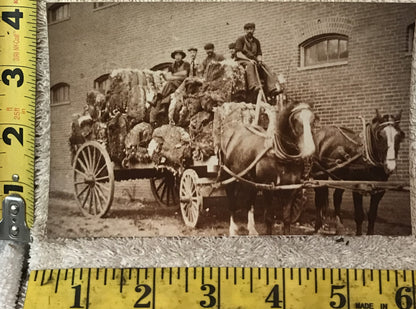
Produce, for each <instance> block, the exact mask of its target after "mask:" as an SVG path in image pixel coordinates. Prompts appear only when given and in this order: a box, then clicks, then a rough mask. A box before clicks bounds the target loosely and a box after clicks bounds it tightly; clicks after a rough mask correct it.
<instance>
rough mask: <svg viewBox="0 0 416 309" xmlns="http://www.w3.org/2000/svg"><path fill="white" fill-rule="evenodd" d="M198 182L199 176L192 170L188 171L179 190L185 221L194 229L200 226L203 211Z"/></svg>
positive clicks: (183, 175) (184, 174)
mask: <svg viewBox="0 0 416 309" xmlns="http://www.w3.org/2000/svg"><path fill="white" fill-rule="evenodd" d="M197 181H198V174H197V173H196V172H195V171H194V170H192V169H187V170H185V171H184V172H183V174H182V177H181V183H180V190H179V195H180V204H181V212H182V218H183V221H184V222H185V225H186V226H189V227H193V228H194V227H196V225H197V224H198V219H199V214H200V212H201V210H202V196H201V193H200V191H199V188H198V185H197Z"/></svg>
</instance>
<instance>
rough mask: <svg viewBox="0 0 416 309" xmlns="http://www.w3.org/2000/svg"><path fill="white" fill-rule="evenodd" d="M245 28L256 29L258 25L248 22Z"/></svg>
mask: <svg viewBox="0 0 416 309" xmlns="http://www.w3.org/2000/svg"><path fill="white" fill-rule="evenodd" d="M244 29H256V25H255V24H254V23H247V24H245V25H244Z"/></svg>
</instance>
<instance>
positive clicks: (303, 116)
mask: <svg viewBox="0 0 416 309" xmlns="http://www.w3.org/2000/svg"><path fill="white" fill-rule="evenodd" d="M311 119H313V113H312V111H311V110H310V109H304V110H301V111H300V112H299V120H300V121H301V123H302V125H303V139H302V138H301V139H300V143H299V149H300V151H301V156H302V158H306V157H310V156H312V155H313V154H314V153H315V143H314V141H313V137H312V125H311Z"/></svg>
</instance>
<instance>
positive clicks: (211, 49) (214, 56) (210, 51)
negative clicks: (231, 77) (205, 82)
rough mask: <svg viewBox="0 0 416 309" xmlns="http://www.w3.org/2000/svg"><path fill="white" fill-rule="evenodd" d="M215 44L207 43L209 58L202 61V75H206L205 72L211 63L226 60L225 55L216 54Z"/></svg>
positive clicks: (206, 48) (206, 49)
mask: <svg viewBox="0 0 416 309" xmlns="http://www.w3.org/2000/svg"><path fill="white" fill-rule="evenodd" d="M214 48H215V47H214V44H212V43H207V44H205V46H204V49H205V52H206V53H207V57H206V58H205V59H204V61H202V74H205V70H206V69H207V67H208V64H210V63H211V61H218V62H219V61H223V60H225V58H224V56H223V55H220V54H216V53H215V52H214Z"/></svg>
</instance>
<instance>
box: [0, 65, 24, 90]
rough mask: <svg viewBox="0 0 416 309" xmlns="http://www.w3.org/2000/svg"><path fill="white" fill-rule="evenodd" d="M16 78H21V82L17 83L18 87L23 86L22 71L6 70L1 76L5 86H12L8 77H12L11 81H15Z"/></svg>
mask: <svg viewBox="0 0 416 309" xmlns="http://www.w3.org/2000/svg"><path fill="white" fill-rule="evenodd" d="M16 76H19V80H18V81H17V87H20V86H22V85H23V80H24V79H23V72H22V70H21V69H14V70H13V71H12V70H10V69H6V70H4V71H3V73H2V74H1V80H2V81H3V83H4V84H5V85H7V86H10V80H9V79H8V77H10V79H15V77H16Z"/></svg>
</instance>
